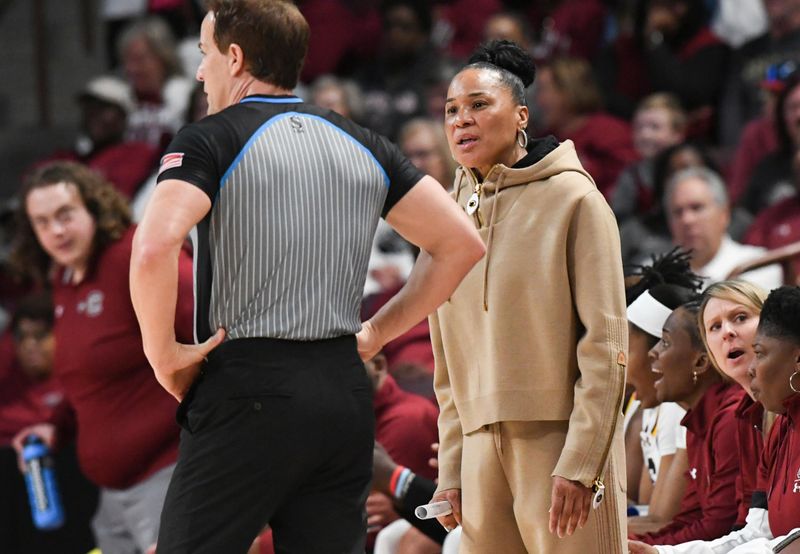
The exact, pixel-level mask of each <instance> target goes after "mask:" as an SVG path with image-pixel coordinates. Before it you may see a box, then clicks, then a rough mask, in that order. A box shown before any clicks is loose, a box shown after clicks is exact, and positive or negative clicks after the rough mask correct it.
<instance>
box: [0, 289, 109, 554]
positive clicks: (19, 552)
mask: <svg viewBox="0 0 800 554" xmlns="http://www.w3.org/2000/svg"><path fill="white" fill-rule="evenodd" d="M52 328H53V304H52V302H51V300H50V296H49V294H47V293H42V292H40V293H36V294H33V295H29V296H26V297H25V298H23V299H22V300H21V301H20V302H19V304H18V306H17V310H16V311H15V312H14V318H13V320H12V322H11V329H10V331H11V332H10V333H7V334H4V335H0V490H2V491H3V494H2V495H0V551H2V552H3V553H4V554H26V553H29V552H61V553H64V554H84V553H85V552H87V551H88V550H90V549H91V548H93V547H94V539H93V537H92V531H91V527H90V519H91V517H92V513H94V510H95V508H96V507H97V488H96V487H95V486H94V485H92V484H91V483H89V482H87V481H86V478H85V477H84V476H83V475H82V474H81V472H80V470H79V469H78V465H77V460H76V458H75V449H74V447H73V445H72V444H71V443H70V444H66V445H65V446H64V448H62V449H61V450H60V451H58V452H55V453H53V459H54V465H55V467H56V472H57V479H58V485H59V490H60V493H61V500H62V505H63V509H64V513H65V514H66V518H65V521H64V524H63V525H62V526H61V527H59V528H58V529H56V530H49V531H47V532H43V531H40V530H37V529H35V528H34V526H33V523H32V517H31V512H30V510H29V509H28V508H27V506H28V495H27V492H26V490H25V483H24V479H23V476H22V475H21V474H20V472H19V469H18V464H17V456H16V454H15V452H14V449H13V448H12V447H11V440H12V439H13V437H14V436H15V435H16V434H17V433H18V432H19V431H20V430H21V429H24V428H26V427H28V426H29V425H32V424H35V423H38V422H39V421H42V420H43V419H48V418H50V417H52V416H53V414H54V413H55V412H56V411H58V410H60V409H66V406H65V402H64V393H63V391H62V390H61V387H60V386H59V384H58V383H57V382H56V381H55V380H54V379H53V378H52V377H51V374H52V370H53V349H54V340H53V332H52Z"/></svg>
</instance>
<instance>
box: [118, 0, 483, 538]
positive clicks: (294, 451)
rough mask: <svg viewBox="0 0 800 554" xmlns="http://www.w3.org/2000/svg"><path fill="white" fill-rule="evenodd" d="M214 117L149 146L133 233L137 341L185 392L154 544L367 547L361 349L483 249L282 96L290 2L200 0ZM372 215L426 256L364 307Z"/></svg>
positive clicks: (302, 26)
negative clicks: (182, 321)
mask: <svg viewBox="0 0 800 554" xmlns="http://www.w3.org/2000/svg"><path fill="white" fill-rule="evenodd" d="M208 9H209V11H208V13H207V14H206V17H205V19H204V20H203V24H202V28H201V34H200V49H201V51H202V53H203V60H202V62H201V64H200V67H199V69H198V71H197V79H198V80H199V81H202V82H203V83H204V90H205V93H206V95H207V97H208V105H209V114H210V116H209V117H207V118H205V119H203V120H201V121H199V122H197V123H194V124H192V125H189V126H187V127H185V128H184V129H183V130H182V131H181V132H180V133H179V134H178V135H177V137H176V138H175V140H174V141H173V143H172V144H171V145H170V147H169V149H168V152H167V153H166V154H165V155H164V157H163V159H162V162H161V168H160V171H159V183H160V184H159V186H158V187H157V189H156V192H155V194H154V196H153V198H152V200H151V202H150V205H149V207H148V209H147V212H146V214H145V217H144V220H143V221H142V223H141V225H140V226H139V229H138V231H137V233H136V238H135V242H134V250H133V256H132V259H131V295H132V299H133V304H134V307H135V309H136V313H137V317H138V319H139V324H140V326H141V328H142V337H143V342H144V350H145V353H146V354H147V357H148V359H149V360H150V362H151V363H152V365H153V367H154V368H155V372H156V376H157V378H158V380H159V382H160V383H161V384H162V385H163V386H164V388H165V389H167V391H169V392H170V393H171V394H172V395H173V396H174V397H175V398H176V399H178V400H179V401H180V402H181V403H180V406H179V408H178V421H179V422H180V424H181V426H182V427H183V431H182V433H181V444H180V452H179V459H178V464H177V467H176V469H175V472H174V475H173V478H172V481H171V483H170V487H169V491H168V493H167V498H166V500H165V505H164V510H163V512H162V519H161V531H160V536H159V540H158V552H159V554H165V553H177V552H182V553H183V552H186V553H189V552H191V553H193V554H202V553H211V552H213V553H223V552H224V553H236V552H241V553H244V552H246V551H247V549H248V546H249V545H250V544H251V542H252V541H253V539H254V538H255V537H256V535H257V534H258V533H259V531H260V530H261V529H262V528H263V527H264V525H266V524H269V525H271V527H272V529H273V536H274V541H275V547H276V551H277V552H299V553H304V554H305V553H316V552H320V553H325V554H339V553H351V552H352V553H355V552H363V549H364V538H365V531H366V522H365V516H364V501H365V499H366V497H367V493H368V489H369V486H370V478H371V462H372V449H373V435H374V429H373V427H374V425H373V416H372V395H371V391H370V386H369V382H368V378H367V375H366V373H365V370H364V367H363V364H362V359H368V358H370V357H371V356H372V355H373V354H375V353H376V352H377V351H378V350H379V349H380V348H381V346H382V345H383V344H384V343H385V342H387V341H389V340H391V339H393V338H394V337H396V336H398V335H400V334H402V333H403V332H404V331H405V330H407V329H408V328H409V327H411V326H412V325H413V324H416V323H417V322H418V321H419V320H421V319H423V318H424V317H425V316H426V315H427V314H428V313H430V312H431V311H433V310H434V309H435V308H436V307H437V306H438V305H439V304H441V303H442V302H444V301H445V300H446V299H447V298H448V296H449V295H450V294H451V293H452V292H453V290H454V289H455V288H456V286H457V285H458V283H459V282H460V280H461V279H462V277H463V276H464V275H465V274H466V273H467V271H468V270H469V269H470V268H471V267H472V266H473V265H474V264H475V263H476V262H477V260H478V259H480V257H481V256H482V255H483V244H482V242H481V240H480V238H479V236H478V235H477V233H476V231H475V230H474V229H473V228H472V226H471V224H470V222H469V221H468V219H467V217H466V215H465V214H464V213H463V212H462V211H460V210H459V209H458V207H457V206H456V204H455V203H454V202H452V200H451V199H450V198H449V197H448V196H447V195H446V193H445V192H444V190H443V188H442V187H441V186H440V185H439V184H438V183H437V182H436V181H435V180H434V179H433V178H432V177H429V176H423V175H422V174H420V173H419V172H418V171H417V170H416V169H415V168H414V167H413V166H412V165H411V163H409V162H408V161H407V160H406V159H404V158H403V157H402V155H401V154H400V153H399V152H398V150H397V148H396V147H395V146H394V145H393V144H391V143H390V142H389V141H388V140H386V139H385V138H383V137H381V136H378V135H376V134H374V133H372V132H370V131H368V130H366V129H363V128H361V127H359V126H357V125H355V124H353V123H352V122H350V121H349V120H346V119H344V118H342V117H339V116H337V115H336V114H335V113H333V112H330V111H328V110H324V109H321V108H317V107H314V106H310V105H306V104H304V103H303V102H302V101H301V100H300V99H299V98H296V97H295V96H293V95H292V94H291V90H292V89H293V88H294V86H295V85H296V83H297V78H298V75H299V72H300V69H301V67H302V64H303V59H304V57H305V53H306V49H307V44H308V35H309V30H308V24H307V23H306V21H305V19H304V18H303V16H302V15H301V14H300V12H299V11H298V9H297V8H296V7H295V6H294V5H293V4H292V3H290V2H285V1H279V0H211V1H210V2H209V3H208ZM379 217H384V218H386V220H387V221H388V222H389V223H390V224H391V225H392V226H393V227H394V228H395V229H396V230H397V231H398V232H400V233H401V234H402V235H403V236H405V237H406V238H407V239H409V240H410V241H411V242H413V243H414V244H416V245H418V246H419V247H420V249H421V251H422V254H421V255H420V258H419V261H418V262H417V265H416V267H415V269H414V271H413V273H412V275H411V277H410V278H409V280H408V283H407V284H406V286H405V287H404V288H403V289H402V290H401V291H400V292H399V293H398V294H397V296H396V297H395V298H394V299H393V300H392V301H390V302H389V303H388V304H387V305H386V306H385V307H384V308H383V309H382V310H381V311H380V312H378V313H377V314H376V315H375V316H374V317H373V318H372V319H370V320H369V321H367V322H365V323H364V324H363V326H362V323H361V321H360V318H359V305H360V300H361V292H362V290H363V286H364V281H365V278H366V272H367V261H368V257H369V253H370V246H371V242H372V237H373V234H374V231H375V227H376V225H377V222H378V218H379ZM195 226H196V227H197V234H196V239H195V244H194V256H195V260H194V262H195V313H196V318H195V342H196V343H197V344H193V345H184V344H180V343H178V342H176V340H175V335H174V331H173V324H172V323H173V321H174V312H175V302H176V292H177V275H178V264H177V260H178V253H179V251H180V249H181V244H182V242H183V240H184V237H186V236H187V234H189V231H190V230H191V229H192V228H193V227H195Z"/></svg>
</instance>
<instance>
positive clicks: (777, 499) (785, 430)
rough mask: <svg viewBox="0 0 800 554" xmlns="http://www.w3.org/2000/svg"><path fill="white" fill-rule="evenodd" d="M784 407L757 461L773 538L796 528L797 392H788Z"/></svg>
mask: <svg viewBox="0 0 800 554" xmlns="http://www.w3.org/2000/svg"><path fill="white" fill-rule="evenodd" d="M784 406H786V413H785V414H784V415H782V416H778V418H777V419H776V420H775V423H774V424H773V425H772V429H770V432H769V437H768V438H767V444H766V447H765V448H764V458H763V459H762V464H761V475H762V479H763V478H766V481H765V482H766V487H765V488H766V491H767V508H768V511H769V528H770V531H772V535H773V536H775V537H778V536H781V535H785V534H786V533H788V532H789V531H791V530H792V529H794V528H795V527H800V394H792V395H791V396H790V397H789V398H787V399H786V400H785V401H784Z"/></svg>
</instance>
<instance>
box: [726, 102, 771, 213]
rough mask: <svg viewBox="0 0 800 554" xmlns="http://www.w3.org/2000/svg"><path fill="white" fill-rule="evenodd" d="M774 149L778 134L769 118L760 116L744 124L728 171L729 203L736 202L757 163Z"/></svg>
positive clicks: (745, 188) (745, 187)
mask: <svg viewBox="0 0 800 554" xmlns="http://www.w3.org/2000/svg"><path fill="white" fill-rule="evenodd" d="M776 150H778V135H777V133H776V132H775V124H774V123H773V122H772V120H771V119H770V118H768V117H760V118H758V119H754V120H753V121H750V122H749V123H748V124H747V125H745V127H744V129H743V130H742V135H741V138H740V139H739V145H738V146H737V147H736V152H735V153H734V155H733V160H732V161H731V166H730V170H729V172H728V194H729V196H730V198H731V203H733V204H736V202H738V201H739V199H740V198H741V197H742V195H743V194H744V192H745V190H747V184H748V183H749V182H750V177H752V175H753V170H755V168H756V166H757V165H758V163H759V162H760V161H761V160H763V159H764V158H766V157H767V156H768V155H770V154H772V153H773V152H775V151H776Z"/></svg>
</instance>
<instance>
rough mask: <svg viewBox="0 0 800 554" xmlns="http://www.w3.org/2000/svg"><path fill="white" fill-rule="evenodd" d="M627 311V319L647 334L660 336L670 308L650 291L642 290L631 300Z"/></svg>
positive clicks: (670, 311)
mask: <svg viewBox="0 0 800 554" xmlns="http://www.w3.org/2000/svg"><path fill="white" fill-rule="evenodd" d="M627 313H628V321H630V322H631V323H633V324H634V325H636V326H637V327H638V328H639V329H641V330H642V331H644V332H645V333H647V334H648V335H653V336H654V337H656V338H661V329H662V328H663V327H664V323H665V322H666V321H667V318H668V317H669V314H671V313H672V310H670V309H669V308H667V307H666V306H665V305H664V304H662V303H661V302H659V301H658V300H656V299H655V298H653V297H652V296H651V295H650V291H644V292H643V293H642V294H641V295H639V298H637V299H636V300H634V301H633V302H631V305H630V306H628V312H627Z"/></svg>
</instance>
